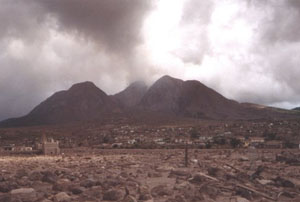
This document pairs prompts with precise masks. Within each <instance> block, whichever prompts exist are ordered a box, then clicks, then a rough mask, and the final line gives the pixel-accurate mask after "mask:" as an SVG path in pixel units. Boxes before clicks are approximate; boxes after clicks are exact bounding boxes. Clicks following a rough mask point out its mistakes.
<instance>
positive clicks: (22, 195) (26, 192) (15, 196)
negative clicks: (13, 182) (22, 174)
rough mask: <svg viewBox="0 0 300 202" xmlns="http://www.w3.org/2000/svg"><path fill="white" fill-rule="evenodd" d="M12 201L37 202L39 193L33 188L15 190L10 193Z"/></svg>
mask: <svg viewBox="0 0 300 202" xmlns="http://www.w3.org/2000/svg"><path fill="white" fill-rule="evenodd" d="M10 195H11V198H12V200H21V201H22V202H31V201H36V200H37V199H38V198H37V193H36V191H35V190H34V189H33V188H20V189H14V190H12V191H11V192H10Z"/></svg>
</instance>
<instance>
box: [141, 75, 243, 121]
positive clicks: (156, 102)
mask: <svg viewBox="0 0 300 202" xmlns="http://www.w3.org/2000/svg"><path fill="white" fill-rule="evenodd" d="M139 107H140V108H142V109H144V110H150V111H160V112H161V111H163V112H167V113H172V114H176V115H183V116H189V117H194V118H219V119H223V118H235V117H236V118H238V117H240V116H242V115H243V110H242V109H243V107H242V106H241V105H240V104H239V103H238V102H236V101H232V100H229V99H226V98H225V97H223V96H222V95H220V94H219V93H217V92H216V91H214V90H212V89H211V88H208V87H207V86H205V85H203V84H202V83H200V82H199V81H195V80H190V81H183V80H180V79H176V78H172V77H170V76H163V77H162V78H160V79H159V80H157V81H156V82H155V83H154V84H153V85H152V86H151V87H150V89H149V90H148V91H147V93H146V94H145V96H144V97H143V98H142V100H141V102H140V103H139Z"/></svg>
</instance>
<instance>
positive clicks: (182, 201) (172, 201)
mask: <svg viewBox="0 0 300 202" xmlns="http://www.w3.org/2000/svg"><path fill="white" fill-rule="evenodd" d="M165 202H186V200H185V198H184V197H183V196H176V197H175V198H169V199H167V200H166V201H165Z"/></svg>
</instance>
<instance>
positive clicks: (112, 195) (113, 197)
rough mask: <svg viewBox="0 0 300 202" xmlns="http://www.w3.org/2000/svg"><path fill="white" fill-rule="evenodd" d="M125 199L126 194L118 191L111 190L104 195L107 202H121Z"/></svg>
mask: <svg viewBox="0 0 300 202" xmlns="http://www.w3.org/2000/svg"><path fill="white" fill-rule="evenodd" d="M123 197H124V192H122V191H121V190H117V189H111V190H108V191H106V192H104V194H103V200H106V201H119V200H121V199H122V198H123Z"/></svg>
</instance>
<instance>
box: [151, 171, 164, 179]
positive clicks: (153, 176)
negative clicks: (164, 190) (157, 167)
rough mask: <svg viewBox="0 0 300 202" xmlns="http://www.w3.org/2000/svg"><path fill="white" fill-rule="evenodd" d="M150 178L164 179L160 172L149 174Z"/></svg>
mask: <svg viewBox="0 0 300 202" xmlns="http://www.w3.org/2000/svg"><path fill="white" fill-rule="evenodd" d="M148 177H151V178H155V177H162V174H161V173H159V172H149V173H148Z"/></svg>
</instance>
